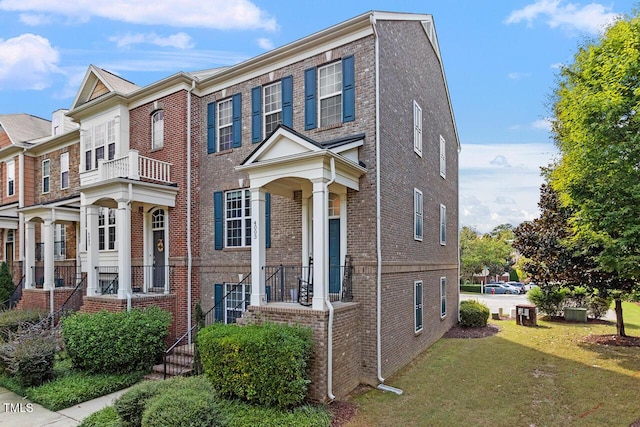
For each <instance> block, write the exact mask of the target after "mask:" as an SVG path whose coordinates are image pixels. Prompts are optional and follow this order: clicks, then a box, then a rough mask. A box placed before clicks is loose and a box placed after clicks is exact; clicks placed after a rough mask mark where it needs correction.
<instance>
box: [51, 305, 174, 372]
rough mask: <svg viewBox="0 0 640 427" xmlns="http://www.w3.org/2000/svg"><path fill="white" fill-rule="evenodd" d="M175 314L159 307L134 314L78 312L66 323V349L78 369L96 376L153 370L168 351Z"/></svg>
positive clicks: (64, 327) (134, 312) (64, 329)
mask: <svg viewBox="0 0 640 427" xmlns="http://www.w3.org/2000/svg"><path fill="white" fill-rule="evenodd" d="M170 325H171V313H169V312H168V311H165V310H162V309H160V308H157V307H149V308H147V309H145V310H140V309H133V310H131V312H130V313H127V312H119V313H110V312H107V311H104V310H103V311H101V312H99V313H76V314H73V315H71V316H69V317H66V318H64V319H63V320H62V336H63V338H64V344H65V349H66V351H67V354H68V355H69V357H70V358H71V360H72V361H73V366H74V367H76V368H77V369H81V370H85V371H87V372H92V373H126V372H134V371H144V370H149V369H150V368H151V366H153V364H154V362H155V360H156V358H157V357H158V356H159V355H160V353H161V352H162V350H163V349H164V340H165V338H166V337H167V335H168V333H169V326H170Z"/></svg>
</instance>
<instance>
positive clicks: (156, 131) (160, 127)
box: [151, 110, 164, 149]
mask: <svg viewBox="0 0 640 427" xmlns="http://www.w3.org/2000/svg"><path fill="white" fill-rule="evenodd" d="M163 146H164V110H158V111H156V112H155V113H153V115H152V116H151V148H152V149H157V148H162V147H163Z"/></svg>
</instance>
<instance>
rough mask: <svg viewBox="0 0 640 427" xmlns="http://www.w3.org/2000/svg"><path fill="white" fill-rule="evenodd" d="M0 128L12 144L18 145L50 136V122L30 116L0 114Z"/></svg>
mask: <svg viewBox="0 0 640 427" xmlns="http://www.w3.org/2000/svg"><path fill="white" fill-rule="evenodd" d="M0 127H2V129H3V130H4V131H5V133H6V134H7V136H8V137H9V140H10V141H11V143H12V144H20V143H24V142H29V141H33V140H35V139H39V138H44V137H46V136H49V135H51V122H50V121H49V120H45V119H42V118H40V117H36V116H32V115H30V114H0Z"/></svg>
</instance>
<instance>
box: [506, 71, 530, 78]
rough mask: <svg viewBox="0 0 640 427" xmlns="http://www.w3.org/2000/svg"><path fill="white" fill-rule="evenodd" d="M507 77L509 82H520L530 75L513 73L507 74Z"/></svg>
mask: <svg viewBox="0 0 640 427" xmlns="http://www.w3.org/2000/svg"><path fill="white" fill-rule="evenodd" d="M507 77H509V79H511V80H522V79H524V78H527V77H531V73H516V72H513V73H509V74H507Z"/></svg>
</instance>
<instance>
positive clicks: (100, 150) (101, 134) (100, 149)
mask: <svg viewBox="0 0 640 427" xmlns="http://www.w3.org/2000/svg"><path fill="white" fill-rule="evenodd" d="M93 140H94V143H95V152H96V157H95V159H96V163H95V166H94V168H97V167H98V160H100V159H104V148H105V144H106V142H107V129H106V126H105V124H104V123H102V124H99V125H98V126H96V127H95V128H94V129H93Z"/></svg>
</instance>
